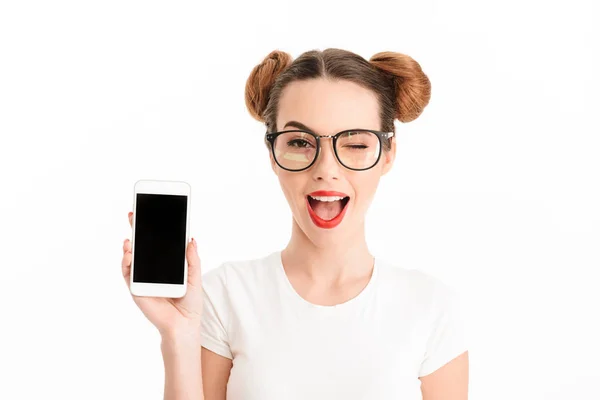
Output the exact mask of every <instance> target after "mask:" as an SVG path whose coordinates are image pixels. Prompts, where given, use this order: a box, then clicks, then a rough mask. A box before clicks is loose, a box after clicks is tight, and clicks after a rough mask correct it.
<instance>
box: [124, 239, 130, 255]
mask: <svg viewBox="0 0 600 400" xmlns="http://www.w3.org/2000/svg"><path fill="white" fill-rule="evenodd" d="M128 251H131V240H129V239H125V241H124V242H123V254H125V253H127V252H128Z"/></svg>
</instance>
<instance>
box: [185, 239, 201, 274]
mask: <svg viewBox="0 0 600 400" xmlns="http://www.w3.org/2000/svg"><path fill="white" fill-rule="evenodd" d="M186 258H187V262H188V281H189V283H191V284H192V285H193V286H200V284H201V277H202V273H201V271H200V256H198V244H197V243H196V239H194V238H192V240H190V242H189V243H188V246H187V250H186Z"/></svg>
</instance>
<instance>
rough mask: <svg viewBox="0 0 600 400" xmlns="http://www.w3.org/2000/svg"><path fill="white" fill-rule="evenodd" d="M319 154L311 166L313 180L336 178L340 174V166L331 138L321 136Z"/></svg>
mask: <svg viewBox="0 0 600 400" xmlns="http://www.w3.org/2000/svg"><path fill="white" fill-rule="evenodd" d="M320 140H321V148H320V150H319V155H318V156H317V159H316V160H315V163H314V164H313V167H312V175H313V179H315V180H326V181H327V180H337V179H339V175H340V167H341V165H340V164H339V162H338V160H337V158H336V156H335V153H334V150H333V142H332V139H331V138H323V137H322V138H321V139H320Z"/></svg>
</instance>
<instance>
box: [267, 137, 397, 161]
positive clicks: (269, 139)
mask: <svg viewBox="0 0 600 400" xmlns="http://www.w3.org/2000/svg"><path fill="white" fill-rule="evenodd" d="M356 131H362V132H371V133H374V134H375V135H376V136H377V139H379V154H378V155H377V160H375V162H374V163H373V165H371V166H370V167H368V168H350V167H348V166H347V165H346V164H344V163H343V162H342V160H340V156H339V155H338V152H337V147H336V143H337V140H338V138H339V137H340V136H341V135H343V134H345V133H349V132H356ZM290 132H301V133H307V134H309V135H311V136H312V137H314V138H315V140H316V142H317V152H316V153H315V157H314V158H313V160H312V162H311V163H310V164H308V165H307V166H306V167H304V168H301V169H289V168H286V167H284V166H283V165H281V164H280V163H279V161H278V160H277V156H275V140H276V139H277V137H278V136H279V135H282V134H284V133H290ZM394 135H395V133H394V132H382V131H376V130H373V129H363V128H357V129H345V130H343V131H341V132H338V133H336V134H335V135H317V134H315V133H313V132H310V131H306V130H303V129H288V130H285V131H280V132H271V133H269V132H267V133H266V134H265V139H266V140H267V142H269V144H270V147H271V153H272V154H273V159H274V160H275V162H276V163H277V165H279V167H281V168H282V169H285V170H286V171H291V172H300V171H305V170H307V169H309V168H310V167H312V166H313V164H314V163H315V162H316V161H317V158H319V153H320V152H321V138H331V139H332V140H333V141H332V145H333V152H334V154H335V158H336V159H337V161H338V162H339V163H340V164H341V165H342V166H343V167H344V168H347V169H349V170H352V171H367V170H369V169H371V168H373V167H374V166H376V165H377V163H378V162H379V160H380V159H381V153H382V152H383V141H384V140H387V139H390V138H392V137H393V136H394Z"/></svg>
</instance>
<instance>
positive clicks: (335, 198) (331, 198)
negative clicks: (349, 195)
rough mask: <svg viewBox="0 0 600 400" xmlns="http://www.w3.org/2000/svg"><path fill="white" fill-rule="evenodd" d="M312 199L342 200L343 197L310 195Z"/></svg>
mask: <svg viewBox="0 0 600 400" xmlns="http://www.w3.org/2000/svg"><path fill="white" fill-rule="evenodd" d="M310 197H311V198H312V199H315V200H318V201H327V202H330V201H338V200H342V199H343V197H339V196H310Z"/></svg>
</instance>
